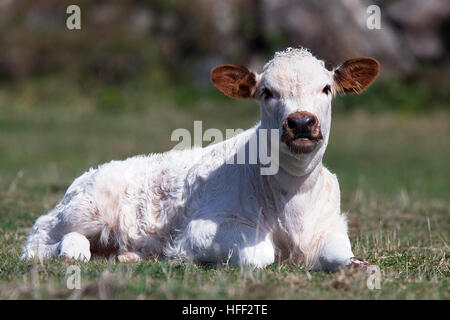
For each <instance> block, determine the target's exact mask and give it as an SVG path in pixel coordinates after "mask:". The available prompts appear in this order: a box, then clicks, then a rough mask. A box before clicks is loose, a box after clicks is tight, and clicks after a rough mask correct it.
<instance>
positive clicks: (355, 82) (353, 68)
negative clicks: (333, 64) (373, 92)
mask: <svg viewBox="0 0 450 320" xmlns="http://www.w3.org/2000/svg"><path fill="white" fill-rule="evenodd" d="M379 70H380V64H379V63H378V61H377V60H375V59H372V58H356V59H350V60H347V61H345V62H344V64H343V65H341V66H340V67H339V68H337V69H336V70H335V71H334V82H335V86H336V91H338V92H348V93H361V92H363V91H364V90H366V89H367V87H369V85H370V84H371V83H372V82H373V81H374V80H375V78H376V77H377V75H378V72H379Z"/></svg>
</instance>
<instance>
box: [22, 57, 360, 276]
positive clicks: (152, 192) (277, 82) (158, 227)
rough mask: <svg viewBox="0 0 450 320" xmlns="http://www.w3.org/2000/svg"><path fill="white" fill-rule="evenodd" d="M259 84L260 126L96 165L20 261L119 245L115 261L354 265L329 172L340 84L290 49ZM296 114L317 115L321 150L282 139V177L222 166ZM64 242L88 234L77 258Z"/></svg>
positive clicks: (43, 220) (45, 219)
mask: <svg viewBox="0 0 450 320" xmlns="http://www.w3.org/2000/svg"><path fill="white" fill-rule="evenodd" d="M257 79H258V84H257V89H256V90H257V91H256V94H255V96H256V98H257V99H259V100H260V103H261V121H260V122H259V123H258V124H257V125H255V126H254V127H253V128H251V129H249V130H247V131H245V132H244V133H241V134H239V135H237V136H235V137H233V138H231V139H229V140H226V141H224V142H221V143H218V144H215V145H212V146H208V147H207V148H194V149H191V150H183V151H179V150H172V151H169V152H166V153H163V154H151V155H148V156H137V157H133V158H129V159H126V160H124V161H112V162H110V163H107V164H104V165H101V166H99V167H98V168H97V169H91V170H90V171H88V172H86V173H84V174H83V175H82V176H80V177H79V178H77V179H76V180H75V181H74V182H73V184H72V185H71V186H70V187H69V189H68V190H67V192H66V194H65V196H64V198H63V199H62V200H61V202H60V203H58V204H57V205H56V207H55V208H54V209H53V210H52V211H50V212H49V213H48V214H47V215H44V216H42V217H40V218H39V219H38V220H37V221H36V223H35V225H34V226H33V230H32V232H31V234H30V235H29V237H28V240H27V243H26V245H25V247H24V249H23V254H22V258H33V257H39V258H49V257H51V256H52V255H58V254H60V255H68V256H70V257H72V258H79V259H85V260H87V259H89V256H90V255H89V254H87V253H86V241H87V239H88V241H90V242H91V247H92V246H95V247H100V248H101V247H102V245H104V246H115V247H117V252H116V254H117V255H119V254H124V253H127V252H133V253H136V255H138V256H139V257H149V256H165V257H168V258H173V259H183V260H188V261H193V262H203V263H217V262H229V263H230V264H232V265H252V266H257V267H263V266H265V265H267V264H270V263H273V262H275V261H281V260H286V259H291V260H292V261H295V262H296V263H298V264H302V265H303V266H304V267H306V268H308V269H317V270H329V271H335V270H336V269H337V268H338V267H341V266H345V265H348V263H349V261H350V258H351V257H353V253H352V251H351V247H350V242H349V240H348V236H347V223H346V219H345V217H344V216H343V215H342V214H341V211H340V191H339V185H338V182H337V179H336V176H335V175H333V174H331V173H330V172H329V171H328V170H327V169H326V168H325V167H324V166H323V165H322V157H323V154H324V152H325V149H326V146H327V143H328V137H329V132H330V123H331V95H330V96H328V95H325V94H324V93H323V92H322V88H323V87H324V86H325V85H327V84H329V85H331V86H332V85H333V83H332V72H331V71H328V70H327V69H325V67H324V63H323V62H322V61H320V60H317V59H316V58H315V57H314V56H312V55H311V54H310V53H309V52H308V51H307V50H305V49H287V50H286V51H283V52H279V53H277V54H276V55H275V57H274V59H273V60H271V61H270V62H268V63H267V64H266V66H265V67H264V70H263V72H262V73H261V74H260V75H257ZM264 87H268V88H270V90H271V91H272V92H273V95H274V97H273V98H272V99H269V100H268V101H265V100H264V99H263V98H262V97H261V90H262V88H264ZM296 111H308V112H311V113H313V114H315V115H316V116H317V118H318V120H319V122H320V126H321V130H322V134H323V140H322V141H321V142H320V143H319V144H318V146H317V148H316V150H314V151H313V152H312V153H310V154H300V155H299V154H292V153H291V152H290V151H289V149H288V148H287V147H286V146H285V145H284V144H283V143H280V149H281V150H280V158H279V165H280V168H279V171H278V173H277V174H275V175H261V174H260V166H259V165H258V164H253V165H252V164H226V162H227V159H229V158H230V157H233V156H235V154H236V152H237V151H238V150H240V149H241V148H245V147H246V143H247V142H248V140H249V139H250V137H251V136H254V135H256V134H257V132H258V130H259V129H260V128H264V129H280V131H281V129H282V124H283V121H284V119H285V118H286V116H287V115H289V114H290V113H293V112H296ZM72 233H74V234H75V235H76V236H75V237H74V236H73V235H74V234H72ZM67 234H72V237H74V239H76V237H79V238H81V237H82V238H81V240H80V242H79V245H80V249H79V250H75V249H73V248H72V247H71V246H73V244H74V242H73V241H69V240H70V239H68V238H66V237H67ZM80 236H81V237H80ZM85 240H86V241H85ZM61 241H62V242H61ZM65 241H66V242H67V243H65ZM75 244H76V241H75ZM69 245H70V246H69Z"/></svg>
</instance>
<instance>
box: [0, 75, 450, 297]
mask: <svg viewBox="0 0 450 320" xmlns="http://www.w3.org/2000/svg"><path fill="white" fill-rule="evenodd" d="M58 85H59V84H57V83H56V82H54V81H53V80H49V82H48V83H46V82H45V81H44V82H42V83H41V84H39V86H38V87H36V86H33V85H32V84H30V85H29V86H27V84H22V85H21V87H7V89H6V90H2V92H1V93H0V299H15V298H33V299H35V298H58V299H60V298H62V299H66V298H74V299H78V298H83V299H84V298H88V299H91V298H94V299H96V298H100V299H111V298H115V299H123V298H125V299H135V298H138V299H141V298H142V299H189V298H195V299H197V298H203V299H212V298H218V299H223V298H228V299H254V298H261V299H266V298H268V299H345V298H352V299H366V298H368V299H449V298H450V296H449V285H450V281H449V280H450V269H449V268H450V264H449V245H448V231H449V226H450V201H449V199H450V198H449V194H450V168H449V163H450V148H449V144H448V138H449V137H450V121H449V120H450V115H449V114H448V113H447V112H446V111H442V110H441V111H439V110H440V109H433V111H432V112H431V111H430V112H419V113H414V112H413V113H408V114H405V113H398V112H383V113H369V112H367V111H366V109H365V108H364V107H363V105H365V103H367V104H368V105H372V106H373V105H375V104H376V103H381V102H373V99H375V100H377V101H378V100H380V99H381V101H382V98H380V97H377V96H375V94H374V93H370V91H369V92H368V93H367V94H366V95H363V96H362V97H340V98H338V100H337V101H336V103H335V109H334V119H333V125H332V133H331V140H330V144H329V148H328V150H327V153H326V156H325V159H324V161H325V164H326V166H327V167H328V168H329V169H330V170H331V171H332V172H335V173H336V174H337V176H338V179H339V181H340V185H341V192H342V208H343V211H347V212H348V213H349V224H350V235H351V241H352V244H353V247H354V253H355V254H356V255H357V256H360V257H363V258H365V259H367V260H368V261H370V262H371V263H373V264H375V265H377V266H379V267H380V269H381V273H382V281H381V289H380V290H369V289H368V288H367V285H366V280H367V275H366V274H363V273H357V274H351V273H348V272H341V273H337V274H326V273H322V272H307V271H305V270H303V269H302V268H300V267H296V266H288V265H279V264H273V265H271V266H269V267H267V268H265V269H263V270H246V269H236V268H229V267H227V266H224V267H223V268H220V269H208V268H205V267H202V266H195V265H184V264H179V263H173V262H168V261H157V260H152V261H143V262H139V263H115V262H113V261H106V260H102V259H96V260H93V261H91V262H89V263H87V264H78V265H80V267H81V270H82V289H81V290H74V291H72V290H69V289H67V287H66V269H67V267H68V266H69V265H70V263H68V262H64V261H60V260H51V261H47V262H44V263H43V264H39V263H31V262H23V261H20V260H19V253H20V250H21V246H22V245H23V243H24V241H25V236H26V234H27V232H28V231H29V229H30V228H31V226H32V224H33V222H34V220H35V219H36V218H37V217H38V216H39V215H41V214H42V213H44V212H46V211H48V210H49V209H51V208H52V207H53V206H54V205H55V204H56V202H57V201H59V199H60V198H61V197H62V196H63V194H64V191H65V189H66V188H67V187H68V186H69V184H70V183H71V182H72V181H73V179H74V178H76V177H77V176H79V175H80V174H81V173H82V172H84V171H85V170H87V169H88V168H89V167H94V166H97V165H98V164H100V163H102V162H105V161H109V160H112V159H124V158H126V157H129V156H132V155H136V154H145V153H150V152H160V151H164V150H168V149H170V148H171V147H172V146H174V145H175V144H176V142H172V141H170V134H171V132H172V131H173V130H174V129H176V128H187V129H190V130H192V128H193V121H194V120H202V121H203V129H204V130H206V129H207V128H218V129H221V130H225V128H247V127H249V126H251V125H253V124H254V123H255V122H256V121H257V120H258V116H259V107H258V106H257V104H256V103H254V102H252V101H232V100H228V99H225V98H224V97H222V96H220V94H219V93H217V92H209V91H207V92H204V94H203V93H202V92H200V93H195V92H189V91H187V89H185V90H184V91H183V90H181V91H175V90H174V91H173V94H168V95H166V97H163V95H157V94H154V93H147V92H146V91H145V90H140V89H139V88H137V89H135V90H134V91H133V92H135V93H136V92H138V93H136V95H127V94H123V93H121V92H120V91H119V92H116V91H117V90H112V89H111V90H110V91H108V90H107V89H104V88H103V89H102V90H104V91H102V92H100V93H98V95H96V97H98V99H99V100H95V101H94V102H93V101H92V99H91V98H92V95H90V96H89V95H87V96H84V95H83V94H81V93H80V92H79V91H77V90H78V89H76V88H75V89H74V88H69V87H68V88H67V90H66V91H58V90H53V89H54V87H55V86H56V87H58ZM46 88H48V90H47V91H46ZM51 88H53V89H51ZM15 90H16V91H15ZM93 90H94V89H93ZM95 90H99V89H95ZM374 90H381V89H374ZM54 92H58V94H56V95H55V93H54ZM153 92H154V91H153ZM410 92H411V93H410V94H411V95H413V96H414V95H417V94H421V93H420V92H419V93H418V92H415V91H414V90H411V91H410ZM46 94H47V96H46ZM165 94H167V93H165ZM36 95H38V98H39V99H36ZM122 95H123V97H122ZM406 96H407V97H408V95H406ZM121 97H122V98H123V100H121V99H122V98H121ZM344 99H350V100H351V103H352V104H354V107H352V108H351V109H352V110H353V111H351V112H343V109H345V102H343V101H344ZM350 100H349V101H350ZM36 101H38V102H36ZM117 101H119V103H120V101H122V102H123V103H124V104H125V105H133V104H135V105H136V106H137V107H134V108H126V107H123V108H122V106H121V105H118V107H117V108H115V104H117V103H118V102H117ZM447 101H448V100H447ZM383 103H386V102H383ZM389 103H391V104H394V103H395V101H393V100H392V99H391V100H389V99H387V104H388V105H387V106H386V108H385V109H389ZM400 103H407V102H405V100H401V101H400V102H399V104H400ZM442 103H443V104H445V103H446V101H445V100H444V101H443V102H442ZM37 104H41V105H37ZM75 105H76V106H77V108H74V107H73V106H75ZM93 105H95V106H96V107H93ZM72 107H73V108H72ZM340 108H341V109H340ZM392 108H393V110H395V107H392Z"/></svg>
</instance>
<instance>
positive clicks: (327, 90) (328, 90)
mask: <svg viewBox="0 0 450 320" xmlns="http://www.w3.org/2000/svg"><path fill="white" fill-rule="evenodd" d="M322 92H323V93H325V94H326V95H328V94H329V93H330V92H331V87H330V85H329V84H327V85H326V86H325V87H324V88H323V90H322Z"/></svg>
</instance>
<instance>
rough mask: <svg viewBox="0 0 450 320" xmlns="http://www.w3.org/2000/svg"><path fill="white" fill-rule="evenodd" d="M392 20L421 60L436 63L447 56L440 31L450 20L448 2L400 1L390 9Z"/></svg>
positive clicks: (431, 0)
mask: <svg viewBox="0 0 450 320" xmlns="http://www.w3.org/2000/svg"><path fill="white" fill-rule="evenodd" d="M387 12H388V14H389V16H390V18H391V19H392V20H393V21H394V22H395V23H396V24H398V25H399V26H400V28H401V29H402V31H403V35H404V37H405V40H406V43H407V44H408V46H407V47H408V49H410V50H411V52H412V53H413V54H414V55H415V56H416V57H418V58H421V59H436V58H440V57H442V56H443V55H444V54H445V52H444V51H445V47H444V44H443V40H442V39H441V38H440V36H441V35H440V34H439V28H440V26H441V25H442V23H443V22H444V21H445V20H448V19H449V15H450V1H448V0H427V1H422V0H399V1H395V2H392V3H391V4H389V5H388V6H387Z"/></svg>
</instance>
